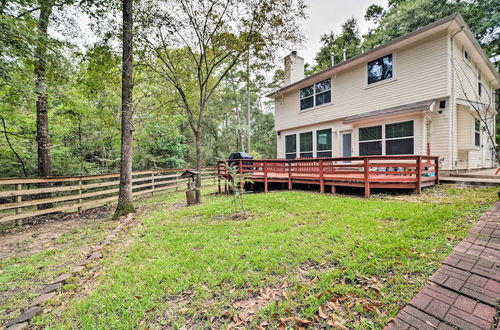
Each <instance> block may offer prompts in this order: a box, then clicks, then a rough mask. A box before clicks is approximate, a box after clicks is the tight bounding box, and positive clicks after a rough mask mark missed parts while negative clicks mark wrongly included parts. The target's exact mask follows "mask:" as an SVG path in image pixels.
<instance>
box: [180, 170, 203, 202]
mask: <svg viewBox="0 0 500 330" xmlns="http://www.w3.org/2000/svg"><path fill="white" fill-rule="evenodd" d="M198 175H199V173H198V172H196V171H192V170H185V171H184V173H182V174H181V176H180V177H181V179H188V182H187V190H186V202H187V205H188V206H189V205H195V204H200V203H201V192H200V189H199V188H196V178H197V177H198Z"/></svg>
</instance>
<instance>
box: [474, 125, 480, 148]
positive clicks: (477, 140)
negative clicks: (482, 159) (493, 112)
mask: <svg viewBox="0 0 500 330" xmlns="http://www.w3.org/2000/svg"><path fill="white" fill-rule="evenodd" d="M474 145H475V146H476V147H480V146H481V121H480V120H479V119H474Z"/></svg>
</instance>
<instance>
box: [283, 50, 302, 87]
mask: <svg viewBox="0 0 500 330" xmlns="http://www.w3.org/2000/svg"><path fill="white" fill-rule="evenodd" d="M284 73H285V86H288V85H290V84H293V83H294V82H297V81H299V80H302V79H304V58H303V57H300V56H297V51H293V52H291V53H290V55H287V56H285V71H284Z"/></svg>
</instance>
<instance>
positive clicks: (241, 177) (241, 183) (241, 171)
mask: <svg viewBox="0 0 500 330" xmlns="http://www.w3.org/2000/svg"><path fill="white" fill-rule="evenodd" d="M238 164H239V169H240V193H243V162H242V161H241V159H240V160H239V163H238Z"/></svg>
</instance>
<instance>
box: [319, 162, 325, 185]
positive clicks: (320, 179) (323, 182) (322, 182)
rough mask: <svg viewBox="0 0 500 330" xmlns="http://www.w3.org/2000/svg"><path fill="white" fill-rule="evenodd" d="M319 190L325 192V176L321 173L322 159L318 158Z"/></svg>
mask: <svg viewBox="0 0 500 330" xmlns="http://www.w3.org/2000/svg"><path fill="white" fill-rule="evenodd" d="M319 192H320V193H324V192H325V178H324V173H323V159H320V160H319Z"/></svg>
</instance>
